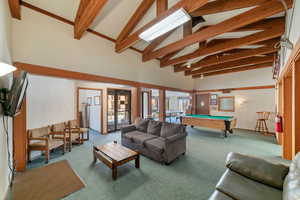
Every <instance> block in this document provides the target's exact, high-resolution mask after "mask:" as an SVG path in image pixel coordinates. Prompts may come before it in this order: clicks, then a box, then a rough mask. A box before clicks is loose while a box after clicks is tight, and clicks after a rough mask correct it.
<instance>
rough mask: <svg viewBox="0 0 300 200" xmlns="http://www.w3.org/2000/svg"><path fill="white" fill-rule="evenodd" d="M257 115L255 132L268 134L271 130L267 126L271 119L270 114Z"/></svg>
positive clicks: (260, 113)
mask: <svg viewBox="0 0 300 200" xmlns="http://www.w3.org/2000/svg"><path fill="white" fill-rule="evenodd" d="M256 113H257V120H256V127H255V131H258V132H261V133H263V134H268V133H269V129H268V126H267V123H266V121H268V120H269V118H270V114H271V113H270V112H256Z"/></svg>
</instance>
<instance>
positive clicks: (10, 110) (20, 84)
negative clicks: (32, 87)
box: [4, 71, 28, 117]
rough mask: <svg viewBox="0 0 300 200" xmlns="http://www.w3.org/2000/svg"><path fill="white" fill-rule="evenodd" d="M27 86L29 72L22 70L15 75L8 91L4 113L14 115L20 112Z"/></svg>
mask: <svg viewBox="0 0 300 200" xmlns="http://www.w3.org/2000/svg"><path fill="white" fill-rule="evenodd" d="M27 86H28V79H27V72H25V71H20V73H19V75H18V76H17V77H14V80H13V84H12V87H11V90H10V91H9V92H8V95H7V100H6V101H5V103H4V115H7V116H11V117H14V116H16V115H17V114H18V113H19V111H20V108H21V106H22V103H23V99H24V96H25V93H26V89H27Z"/></svg>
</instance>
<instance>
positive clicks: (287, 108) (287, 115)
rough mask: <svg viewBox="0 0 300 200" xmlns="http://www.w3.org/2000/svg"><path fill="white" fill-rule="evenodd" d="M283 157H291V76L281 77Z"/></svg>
mask: <svg viewBox="0 0 300 200" xmlns="http://www.w3.org/2000/svg"><path fill="white" fill-rule="evenodd" d="M283 92H284V97H283V106H284V107H283V135H284V137H283V145H282V147H283V158H284V159H287V160H292V159H293V147H292V145H293V136H292V131H293V130H292V77H290V76H287V77H285V78H284V79H283Z"/></svg>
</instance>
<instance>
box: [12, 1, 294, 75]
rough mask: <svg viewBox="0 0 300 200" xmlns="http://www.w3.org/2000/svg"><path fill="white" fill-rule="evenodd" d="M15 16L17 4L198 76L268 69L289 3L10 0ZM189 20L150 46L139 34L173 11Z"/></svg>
mask: <svg viewBox="0 0 300 200" xmlns="http://www.w3.org/2000/svg"><path fill="white" fill-rule="evenodd" d="M8 1H9V3H10V8H11V13H12V16H13V17H14V18H17V19H21V17H22V16H21V12H20V9H21V7H22V6H21V5H22V4H23V5H24V6H26V7H29V8H32V9H35V10H38V8H40V10H39V12H41V13H43V12H44V13H43V14H47V15H48V16H51V15H52V17H53V16H54V17H55V16H56V18H59V17H60V19H59V20H61V21H64V20H65V21H64V22H65V23H69V24H70V25H73V26H74V38H75V39H79V40H80V39H81V38H82V37H84V35H85V34H86V32H87V31H88V32H90V33H94V34H96V35H97V34H98V36H101V37H103V38H105V39H109V40H111V41H112V42H114V43H115V50H116V52H117V53H122V52H123V51H125V50H127V49H128V48H131V49H133V50H135V51H138V52H139V53H141V59H142V60H143V62H147V61H149V60H152V59H158V60H159V61H160V67H173V68H174V73H177V72H184V74H185V75H186V76H192V77H193V78H199V77H203V76H213V75H219V74H226V73H234V72H238V71H246V70H252V69H258V68H265V67H272V66H273V63H274V59H275V58H276V54H277V52H278V50H279V49H278V44H279V40H280V37H281V36H282V35H283V34H284V32H285V12H284V11H286V8H291V7H292V5H293V0H214V1H212V0H210V1H209V0H69V1H62V0H51V1H50V0H48V1H46V0H45V1H41V0H26V1H23V2H22V1H21V2H20V1H19V0H8ZM180 8H184V9H185V10H186V11H187V12H188V13H189V14H190V15H191V17H192V20H191V21H190V22H187V23H186V24H184V25H183V26H182V27H178V28H177V29H175V30H172V31H170V32H168V33H166V34H165V35H163V36H161V37H159V38H157V39H156V40H154V41H152V42H151V43H147V42H145V41H142V40H141V39H140V38H139V34H140V33H142V32H143V31H144V30H146V29H147V28H149V27H151V26H152V25H153V24H155V23H157V22H159V21H161V20H162V19H164V18H165V17H167V16H169V15H170V14H172V13H173V12H174V11H176V10H178V9H180Z"/></svg>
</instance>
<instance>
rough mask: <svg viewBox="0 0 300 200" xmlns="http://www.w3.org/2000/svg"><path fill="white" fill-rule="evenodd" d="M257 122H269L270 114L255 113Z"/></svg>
mask: <svg viewBox="0 0 300 200" xmlns="http://www.w3.org/2000/svg"><path fill="white" fill-rule="evenodd" d="M256 113H257V116H258V118H257V119H259V120H269V118H270V114H271V112H256Z"/></svg>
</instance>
